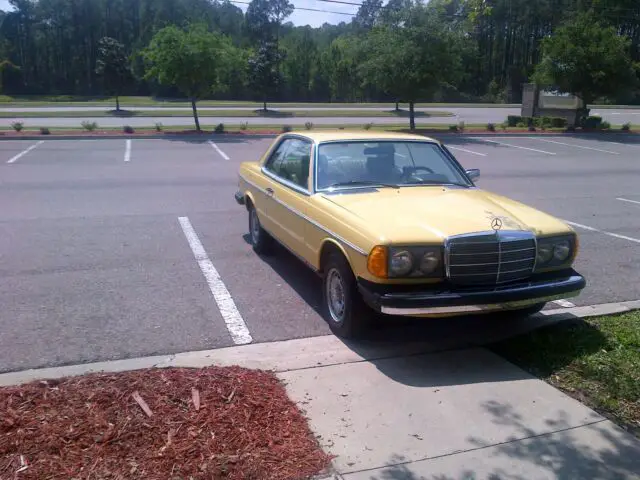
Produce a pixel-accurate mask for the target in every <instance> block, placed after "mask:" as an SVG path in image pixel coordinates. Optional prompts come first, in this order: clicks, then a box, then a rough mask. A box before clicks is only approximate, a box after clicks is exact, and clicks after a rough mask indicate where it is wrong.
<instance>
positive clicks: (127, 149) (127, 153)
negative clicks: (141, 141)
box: [124, 140, 131, 162]
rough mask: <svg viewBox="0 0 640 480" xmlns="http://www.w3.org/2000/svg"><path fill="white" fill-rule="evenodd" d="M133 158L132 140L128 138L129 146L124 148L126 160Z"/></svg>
mask: <svg viewBox="0 0 640 480" xmlns="http://www.w3.org/2000/svg"><path fill="white" fill-rule="evenodd" d="M129 160H131V140H127V146H126V148H125V149H124V161H125V162H128V161H129Z"/></svg>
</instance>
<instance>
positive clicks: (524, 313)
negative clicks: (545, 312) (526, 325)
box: [516, 302, 546, 316]
mask: <svg viewBox="0 0 640 480" xmlns="http://www.w3.org/2000/svg"><path fill="white" fill-rule="evenodd" d="M545 305H546V302H543V303H536V304H535V305H531V306H530V307H527V308H522V309H520V310H516V312H517V313H518V314H520V315H522V316H529V315H534V314H536V313H538V312H539V311H540V310H542V309H543V308H544V306H545Z"/></svg>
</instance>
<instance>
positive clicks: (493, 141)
mask: <svg viewBox="0 0 640 480" xmlns="http://www.w3.org/2000/svg"><path fill="white" fill-rule="evenodd" d="M469 138H473V139H475V140H481V141H483V142H487V143H495V144H497V145H504V146H505V147H512V148H519V149H521V150H530V151H532V152H538V153H545V154H547V155H555V153H553V152H547V151H545V150H538V149H537V148H529V147H521V146H520V145H513V144H511V143H504V142H496V141H495V140H487V139H485V138H482V137H469ZM525 138H529V137H525Z"/></svg>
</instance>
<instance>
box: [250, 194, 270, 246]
mask: <svg viewBox="0 0 640 480" xmlns="http://www.w3.org/2000/svg"><path fill="white" fill-rule="evenodd" d="M249 236H250V238H251V246H252V247H253V250H254V251H255V252H256V253H257V254H258V255H264V254H266V253H269V250H270V248H271V245H272V243H273V238H272V237H271V235H269V234H268V233H267V232H266V230H265V229H264V228H262V225H260V219H259V218H258V211H257V210H256V208H255V207H254V206H253V204H251V203H250V204H249Z"/></svg>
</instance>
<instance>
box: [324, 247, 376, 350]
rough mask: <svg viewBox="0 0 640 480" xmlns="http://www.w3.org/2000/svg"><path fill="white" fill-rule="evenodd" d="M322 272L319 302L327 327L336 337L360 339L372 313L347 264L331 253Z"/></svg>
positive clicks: (340, 256)
mask: <svg viewBox="0 0 640 480" xmlns="http://www.w3.org/2000/svg"><path fill="white" fill-rule="evenodd" d="M323 272H324V274H323V278H322V303H323V309H324V313H325V317H326V319H327V322H328V323H329V328H330V329H331V331H332V332H333V333H334V334H335V335H336V336H338V337H342V338H355V337H358V336H360V335H361V334H362V333H364V332H365V330H366V328H367V327H368V325H369V322H368V320H369V317H370V315H371V313H373V312H372V311H371V310H370V309H369V308H368V307H367V306H366V304H365V303H364V300H363V299H362V296H361V295H360V292H358V287H357V285H356V280H355V277H354V275H353V272H352V271H351V267H350V266H349V263H348V262H347V260H346V259H345V258H344V257H343V256H342V255H341V254H339V253H330V254H329V256H328V258H327V261H326V262H325V264H324V267H323Z"/></svg>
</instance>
